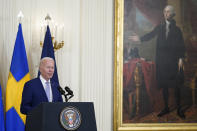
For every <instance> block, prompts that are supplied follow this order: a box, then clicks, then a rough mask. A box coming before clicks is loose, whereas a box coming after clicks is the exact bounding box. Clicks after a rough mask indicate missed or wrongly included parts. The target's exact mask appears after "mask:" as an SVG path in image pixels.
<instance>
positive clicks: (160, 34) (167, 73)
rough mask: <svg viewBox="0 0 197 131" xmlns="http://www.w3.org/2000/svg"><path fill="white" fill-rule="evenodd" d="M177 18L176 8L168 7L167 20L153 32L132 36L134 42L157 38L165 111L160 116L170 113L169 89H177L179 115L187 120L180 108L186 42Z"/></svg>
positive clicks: (158, 74)
mask: <svg viewBox="0 0 197 131" xmlns="http://www.w3.org/2000/svg"><path fill="white" fill-rule="evenodd" d="M174 16H175V12H174V8H173V6H171V5H167V6H166V7H165V8H164V18H165V20H164V21H163V22H162V23H161V24H159V25H157V26H156V27H155V28H154V29H153V31H151V32H150V33H148V34H145V35H144V36H142V37H139V36H137V35H135V36H130V37H129V39H131V40H133V41H141V42H143V41H148V40H150V39H152V38H153V37H155V36H156V37H157V41H156V78H157V84H158V87H159V88H162V92H163V99H164V106H165V107H164V109H163V110H162V111H161V112H160V113H159V114H158V117H161V116H163V115H165V114H168V113H169V112H170V110H169V107H168V98H169V91H168V89H169V88H174V89H175V99H176V104H177V114H178V116H179V117H181V118H183V119H184V118H185V115H184V113H183V111H182V110H181V106H180V88H181V87H182V86H183V84H184V75H183V58H184V54H185V46H184V40H183V36H182V32H181V30H180V28H179V27H177V26H176V22H175V20H174V19H173V17H174Z"/></svg>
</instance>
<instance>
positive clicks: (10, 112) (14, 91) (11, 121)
mask: <svg viewBox="0 0 197 131" xmlns="http://www.w3.org/2000/svg"><path fill="white" fill-rule="evenodd" d="M29 80H30V74H29V67H28V62H27V55H26V51H25V43H24V39H23V33H22V27H21V24H19V26H18V33H17V36H16V41H15V46H14V51H13V55H12V61H11V66H10V73H9V76H8V82H7V88H6V131H24V130H25V120H26V116H25V115H23V114H21V112H20V105H21V99H22V92H23V87H24V84H25V82H27V81H29Z"/></svg>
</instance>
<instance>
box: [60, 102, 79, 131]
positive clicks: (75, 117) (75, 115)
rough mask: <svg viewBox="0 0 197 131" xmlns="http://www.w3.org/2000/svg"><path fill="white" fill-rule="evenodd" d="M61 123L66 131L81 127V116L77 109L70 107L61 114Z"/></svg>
mask: <svg viewBox="0 0 197 131" xmlns="http://www.w3.org/2000/svg"><path fill="white" fill-rule="evenodd" d="M60 123H61V125H62V126H63V127H64V128H65V129H66V130H69V131H71V130H76V129H77V128H79V126H80V125H81V114H80V112H79V110H77V109H76V108H74V107H72V106H69V107H66V108H64V109H63V110H62V111H61V113H60Z"/></svg>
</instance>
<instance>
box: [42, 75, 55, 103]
mask: <svg viewBox="0 0 197 131" xmlns="http://www.w3.org/2000/svg"><path fill="white" fill-rule="evenodd" d="M40 80H41V82H42V85H43V87H44V90H45V89H46V82H47V81H46V80H45V79H44V78H43V76H42V75H40ZM48 82H49V86H50V98H49V102H52V100H53V94H52V89H51V82H50V79H49V80H48Z"/></svg>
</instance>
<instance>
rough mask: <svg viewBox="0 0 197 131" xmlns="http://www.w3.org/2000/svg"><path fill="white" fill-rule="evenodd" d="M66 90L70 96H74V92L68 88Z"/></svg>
mask: <svg viewBox="0 0 197 131" xmlns="http://www.w3.org/2000/svg"><path fill="white" fill-rule="evenodd" d="M64 89H65V90H66V91H67V92H68V94H69V95H73V91H72V90H71V89H70V88H69V87H68V86H66V87H65V88H64Z"/></svg>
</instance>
